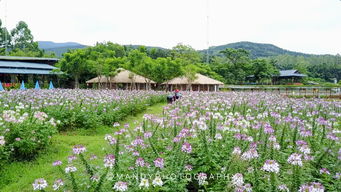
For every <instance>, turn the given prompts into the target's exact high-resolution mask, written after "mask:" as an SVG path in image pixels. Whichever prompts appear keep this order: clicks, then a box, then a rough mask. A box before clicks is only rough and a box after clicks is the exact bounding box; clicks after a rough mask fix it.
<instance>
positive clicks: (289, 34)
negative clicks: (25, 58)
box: [0, 0, 341, 54]
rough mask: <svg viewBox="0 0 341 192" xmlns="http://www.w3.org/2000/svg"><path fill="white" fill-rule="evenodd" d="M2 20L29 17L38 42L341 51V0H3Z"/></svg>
mask: <svg viewBox="0 0 341 192" xmlns="http://www.w3.org/2000/svg"><path fill="white" fill-rule="evenodd" d="M0 18H1V20H2V21H3V23H4V24H5V26H6V27H7V28H9V29H12V28H14V27H15V25H16V24H17V23H18V22H19V21H25V22H26V23H27V24H28V26H29V28H30V29H31V31H32V34H33V36H34V38H35V39H34V40H36V41H54V42H78V43H81V44H85V45H94V44H95V43H96V42H104V41H111V42H114V43H119V44H135V45H148V46H159V47H164V48H172V47H173V46H175V45H177V44H178V43H182V44H186V45H190V46H192V47H193V48H195V49H206V48H207V47H208V45H209V46H217V45H223V44H227V43H234V42H239V41H251V42H257V43H271V44H274V45H276V46H279V47H281V48H284V49H287V50H291V51H298V52H304V53H313V54H337V53H339V54H341V0H0ZM207 18H208V19H207ZM207 42H209V43H207Z"/></svg>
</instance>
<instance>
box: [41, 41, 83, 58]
mask: <svg viewBox="0 0 341 192" xmlns="http://www.w3.org/2000/svg"><path fill="white" fill-rule="evenodd" d="M38 46H39V48H40V49H43V50H45V51H46V52H52V53H55V54H56V56H57V57H61V56H62V54H63V53H65V52H67V51H68V50H69V49H82V48H84V47H87V46H86V45H82V44H80V43H75V42H66V43H55V42H52V41H38Z"/></svg>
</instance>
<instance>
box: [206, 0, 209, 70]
mask: <svg viewBox="0 0 341 192" xmlns="http://www.w3.org/2000/svg"><path fill="white" fill-rule="evenodd" d="M209 5H210V4H209V0H207V1H206V12H207V17H206V19H207V26H206V27H207V28H206V45H207V51H206V63H207V64H209V62H210V55H209V50H210V38H209V37H210V35H209V32H210V23H209V21H210V20H209V15H210V7H209Z"/></svg>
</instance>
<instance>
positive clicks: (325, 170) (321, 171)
mask: <svg viewBox="0 0 341 192" xmlns="http://www.w3.org/2000/svg"><path fill="white" fill-rule="evenodd" d="M320 174H327V175H330V172H329V170H328V169H327V168H322V169H320Z"/></svg>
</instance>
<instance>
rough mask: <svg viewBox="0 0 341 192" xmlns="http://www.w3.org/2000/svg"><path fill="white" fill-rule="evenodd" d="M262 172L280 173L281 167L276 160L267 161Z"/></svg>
mask: <svg viewBox="0 0 341 192" xmlns="http://www.w3.org/2000/svg"><path fill="white" fill-rule="evenodd" d="M262 170H264V171H267V172H274V173H278V172H279V165H278V163H277V162H276V161H275V160H266V161H265V163H264V165H263V167H262Z"/></svg>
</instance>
